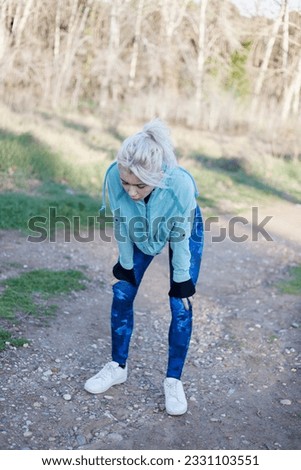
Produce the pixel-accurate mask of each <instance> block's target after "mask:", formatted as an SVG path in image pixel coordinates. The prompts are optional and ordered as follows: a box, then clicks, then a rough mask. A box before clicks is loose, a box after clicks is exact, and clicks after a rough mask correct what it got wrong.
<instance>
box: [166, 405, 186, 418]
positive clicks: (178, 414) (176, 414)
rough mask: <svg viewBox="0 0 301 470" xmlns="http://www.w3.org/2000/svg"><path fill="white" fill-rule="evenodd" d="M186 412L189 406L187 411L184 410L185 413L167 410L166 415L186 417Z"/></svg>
mask: <svg viewBox="0 0 301 470" xmlns="http://www.w3.org/2000/svg"><path fill="white" fill-rule="evenodd" d="M186 412H187V406H186V408H185V409H183V411H173V410H169V409H168V408H166V413H167V414H169V415H171V416H181V415H184V414H185V413H186Z"/></svg>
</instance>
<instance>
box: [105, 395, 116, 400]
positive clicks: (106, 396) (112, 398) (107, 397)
mask: <svg viewBox="0 0 301 470" xmlns="http://www.w3.org/2000/svg"><path fill="white" fill-rule="evenodd" d="M104 398H106V399H107V400H114V397H112V395H104Z"/></svg>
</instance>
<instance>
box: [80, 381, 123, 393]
mask: <svg viewBox="0 0 301 470" xmlns="http://www.w3.org/2000/svg"><path fill="white" fill-rule="evenodd" d="M126 380H127V378H125V379H120V380H116V381H115V382H113V383H112V384H111V385H109V386H108V387H107V388H102V389H101V390H95V389H93V390H91V389H89V385H87V384H85V386H84V389H85V390H86V392H89V393H93V395H97V394H98V393H104V392H106V391H107V390H109V389H110V388H111V387H113V386H114V385H120V384H123V383H124V382H126Z"/></svg>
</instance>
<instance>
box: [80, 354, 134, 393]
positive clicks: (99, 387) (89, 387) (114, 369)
mask: <svg viewBox="0 0 301 470" xmlns="http://www.w3.org/2000/svg"><path fill="white" fill-rule="evenodd" d="M127 372H128V370H127V365H126V366H125V367H119V364H118V362H115V361H112V362H108V363H107V364H106V365H105V366H104V367H103V368H102V369H101V371H100V372H98V373H97V374H96V375H93V377H91V378H90V379H89V380H87V382H86V383H85V390H86V391H87V392H89V393H103V392H105V391H106V390H108V389H109V388H110V387H112V385H117V384H122V383H123V382H125V381H126V379H127Z"/></svg>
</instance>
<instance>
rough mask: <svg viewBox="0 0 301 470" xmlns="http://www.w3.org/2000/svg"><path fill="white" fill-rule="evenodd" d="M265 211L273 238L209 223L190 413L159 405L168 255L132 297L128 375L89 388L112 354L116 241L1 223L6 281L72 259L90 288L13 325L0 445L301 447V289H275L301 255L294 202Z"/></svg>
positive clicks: (187, 381)
mask: <svg viewBox="0 0 301 470" xmlns="http://www.w3.org/2000/svg"><path fill="white" fill-rule="evenodd" d="M283 207H285V209H286V210H283ZM271 211H272V212H271ZM264 213H267V214H268V213H270V214H271V215H274V218H273V219H272V221H271V224H270V225H267V228H268V229H269V232H270V234H271V235H272V237H273V239H274V241H273V242H267V241H265V240H262V239H260V240H259V241H257V242H254V241H253V242H252V241H251V239H250V236H249V239H248V241H246V242H244V243H234V242H233V241H231V240H230V239H229V237H227V238H226V239H225V240H224V241H222V242H220V243H214V242H213V237H214V236H216V235H217V233H218V232H219V227H218V225H217V224H214V225H212V231H210V232H207V233H206V247H205V252H204V258H203V266H202V273H201V277H200V281H199V286H198V294H197V296H196V301H195V310H194V331H193V338H192V343H191V348H190V351H189V357H188V360H187V365H186V368H185V372H184V375H183V381H184V385H185V389H186V391H187V397H188V402H189V411H188V413H187V414H186V415H184V416H181V417H170V416H168V415H167V414H166V413H165V410H164V397H163V390H162V381H163V378H164V371H165V367H166V355H167V351H166V348H167V330H168V323H169V309H168V298H167V291H168V279H167V263H166V261H167V254H166V252H165V253H163V254H162V255H161V256H159V257H157V258H156V259H155V260H154V262H153V264H152V265H151V267H150V268H149V270H148V272H147V274H146V276H145V279H144V281H143V284H142V286H141V289H140V292H139V294H138V297H137V300H136V325H135V332H134V336H133V339H132V344H131V352H130V360H129V378H128V381H127V382H126V384H124V385H121V386H116V387H113V388H112V389H111V390H109V391H108V392H107V393H105V394H104V395H101V396H100V395H99V396H93V395H90V394H88V393H86V392H85V391H84V390H83V384H84V382H85V380H86V379H87V378H88V377H90V376H91V375H92V374H93V373H95V372H96V371H98V370H99V368H100V367H101V366H102V365H103V364H104V363H105V362H106V361H107V360H109V359H110V330H109V321H110V320H109V311H110V302H111V291H110V280H111V273H110V271H111V266H112V265H113V262H114V261H115V259H116V256H117V251H116V247H115V245H114V244H113V245H112V244H111V245H109V244H108V243H105V242H104V241H102V240H100V239H99V237H98V239H97V240H95V241H94V242H93V243H81V244H79V243H77V242H75V241H72V242H71V243H64V240H63V239H61V240H58V241H57V243H48V242H44V243H40V244H33V243H29V242H27V241H26V238H24V236H22V235H20V234H19V233H18V232H11V231H2V232H1V233H0V247H1V254H0V260H1V278H2V279H5V278H6V277H10V276H13V275H16V274H17V273H20V272H22V271H25V270H31V269H36V268H49V269H70V268H71V269H80V270H83V271H84V272H85V273H86V275H87V276H88V278H89V279H90V282H89V285H88V288H87V290H86V291H83V292H80V293H73V294H72V295H69V296H65V297H63V298H58V299H55V303H56V304H57V305H59V311H58V314H57V316H56V317H55V318H54V319H51V320H49V321H47V322H45V321H41V320H38V319H34V318H26V319H21V318H20V322H19V323H16V324H15V326H14V329H15V333H16V335H17V334H20V336H25V337H27V338H28V339H30V341H31V342H30V345H29V347H27V348H20V349H14V348H12V347H10V348H8V349H7V350H6V351H4V352H3V353H1V382H0V409H1V411H0V415H1V422H0V448H1V449H300V448H301V422H300V416H301V387H300V370H301V350H300V331H301V318H300V317H301V314H300V313H301V297H297V296H288V295H283V294H280V293H279V291H278V290H277V288H276V285H275V284H276V283H277V281H278V280H279V279H281V278H283V277H285V276H286V275H287V274H286V273H287V267H288V265H291V264H294V263H297V262H299V263H300V262H301V250H300V248H301V234H300V232H299V235H297V230H298V229H299V227H300V220H301V218H300V206H296V205H292V204H289V203H284V206H283V205H282V204H278V205H275V206H273V207H269V208H266V209H265V210H264V209H262V214H264ZM296 221H298V224H299V226H298V225H297V224H296ZM221 224H224V225H225V224H227V220H226V219H224V220H222V221H221ZM225 226H226V225H225ZM248 229H249V227H243V226H241V227H240V230H241V231H242V230H245V231H246V230H248ZM239 233H241V232H239ZM245 233H248V232H245ZM249 235H250V232H249ZM18 266H19V267H18ZM4 323H5V322H2V325H4Z"/></svg>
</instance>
